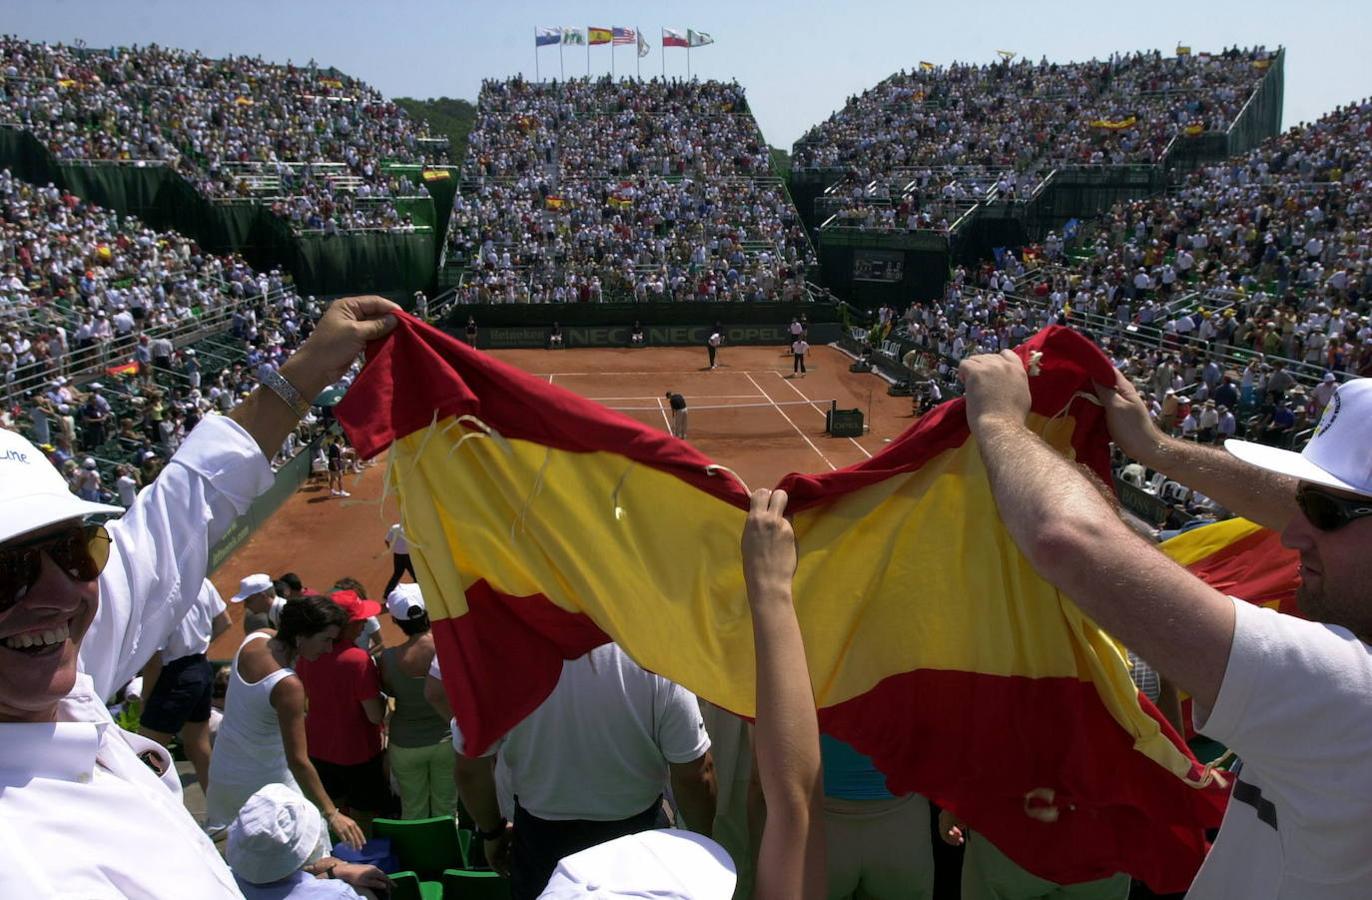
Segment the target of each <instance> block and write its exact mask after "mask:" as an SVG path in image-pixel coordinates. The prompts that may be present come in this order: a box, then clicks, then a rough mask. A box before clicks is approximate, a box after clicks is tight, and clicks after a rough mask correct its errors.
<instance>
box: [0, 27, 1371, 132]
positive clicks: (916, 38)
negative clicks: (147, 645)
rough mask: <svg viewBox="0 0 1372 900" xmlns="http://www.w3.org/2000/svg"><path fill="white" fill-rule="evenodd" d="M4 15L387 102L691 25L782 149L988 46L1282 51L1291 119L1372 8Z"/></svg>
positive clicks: (1345, 96) (1066, 52)
mask: <svg viewBox="0 0 1372 900" xmlns="http://www.w3.org/2000/svg"><path fill="white" fill-rule="evenodd" d="M1115 7H1118V8H1119V10H1118V11H1116V9H1115ZM0 21H2V22H3V25H0V29H3V30H4V31H5V32H7V33H10V34H17V35H19V36H21V37H24V38H27V39H30V40H47V41H58V40H61V41H71V40H73V39H77V38H80V39H82V40H84V41H86V43H87V44H89V45H91V46H111V45H114V44H134V43H137V44H146V43H152V42H156V43H160V44H165V45H170V46H177V47H187V48H195V49H198V50H201V51H203V52H205V53H208V54H210V55H215V56H220V55H224V54H229V53H247V54H261V55H262V56H264V57H266V58H268V59H271V60H275V61H281V62H284V61H285V60H287V59H293V60H295V61H297V62H303V61H305V60H307V59H309V58H311V57H313V58H315V59H316V60H318V61H319V62H321V63H326V64H332V65H336V66H338V67H339V68H341V69H343V70H345V71H347V72H349V73H350V74H353V75H357V76H359V77H362V78H364V79H366V80H367V81H368V82H370V83H371V84H373V85H375V86H376V87H377V88H379V89H380V90H381V91H382V92H384V93H385V94H387V95H388V96H397V95H411V96H419V97H429V96H440V95H445V94H446V95H448V96H456V97H464V98H467V99H470V100H475V99H476V94H477V90H478V89H479V88H480V85H481V79H482V78H483V77H505V76H508V75H513V74H515V73H518V72H523V73H524V74H525V75H527V76H528V77H533V74H534V46H533V29H534V26H535V25H582V26H585V25H604V26H614V25H631V26H632V25H637V26H639V27H641V28H642V29H643V30H644V32H645V33H646V34H647V35H648V40H649V42H650V43H651V44H652V45H653V50H652V53H651V54H650V55H649V56H648V57H646V58H645V59H644V60H643V73H644V75H645V76H646V75H648V74H650V73H660V72H661V70H662V57H661V55H660V50H659V43H660V42H659V39H658V29H659V28H660V27H661V26H664V25H665V26H667V27H682V28H686V27H691V28H695V29H698V30H700V31H705V32H709V33H710V34H712V35H713V36H714V37H715V39H716V43H715V44H714V45H713V46H710V47H704V48H701V49H698V50H693V51H691V65H692V71H693V72H694V73H695V74H696V75H698V76H700V77H702V78H706V77H710V78H721V79H728V78H737V79H738V80H739V82H741V83H742V84H743V85H744V87H746V88H747V91H748V98H749V102H750V103H751V104H752V107H753V111H754V112H755V114H756V115H757V118H758V121H759V124H760V125H761V127H762V130H763V133H764V134H765V135H766V137H767V139H768V141H770V142H771V143H772V144H775V145H777V146H783V147H787V148H789V147H790V145H791V143H792V142H793V141H794V140H795V139H796V138H797V137H799V136H800V135H801V134H802V133H803V132H804V131H805V129H806V128H807V127H809V126H810V125H812V124H814V123H815V122H818V121H820V120H822V119H824V118H825V117H827V116H828V115H829V114H830V113H831V112H832V111H833V110H834V109H836V108H837V107H839V106H841V105H842V104H843V102H844V100H845V98H846V97H847V96H848V95H850V94H853V93H856V92H859V91H861V90H863V89H864V88H866V87H870V86H871V85H873V84H875V83H876V82H877V81H879V80H880V79H882V78H884V77H886V76H887V75H889V74H890V73H891V72H893V71H895V70H896V69H899V68H902V67H909V66H912V65H914V64H916V63H917V62H918V61H919V60H921V59H927V60H930V61H933V62H938V63H947V62H951V61H953V60H955V59H956V60H964V61H966V60H976V61H990V60H992V59H994V58H995V51H996V50H997V49H1008V50H1014V51H1017V52H1019V53H1021V54H1024V55H1027V56H1029V57H1030V58H1031V59H1035V60H1037V59H1038V58H1039V57H1040V56H1043V55H1047V56H1048V58H1049V59H1050V60H1055V61H1064V62H1065V61H1071V60H1080V59H1089V58H1091V57H1093V56H1097V57H1104V56H1106V55H1108V54H1109V53H1110V52H1111V51H1112V50H1121V49H1130V50H1132V49H1147V48H1155V47H1157V48H1162V49H1164V50H1167V51H1170V50H1171V49H1172V48H1174V47H1176V45H1177V44H1178V43H1179V42H1180V43H1185V44H1189V45H1191V46H1192V47H1194V48H1195V49H1197V50H1202V49H1214V50H1218V49H1220V48H1222V47H1224V46H1226V45H1229V44H1234V43H1238V44H1240V45H1244V46H1247V45H1250V44H1255V43H1264V44H1266V45H1268V46H1269V47H1271V46H1275V45H1277V44H1284V45H1285V46H1286V48H1287V61H1286V104H1285V124H1286V125H1288V126H1290V125H1293V124H1296V123H1297V122H1300V121H1303V120H1309V119H1313V118H1316V117H1318V116H1319V115H1320V114H1321V113H1323V112H1325V111H1327V110H1328V109H1330V108H1331V107H1333V106H1336V105H1338V104H1341V103H1346V102H1348V101H1350V100H1355V99H1360V98H1363V97H1366V96H1368V95H1369V94H1372V52H1369V49H1370V48H1372V14H1369V12H1368V7H1367V6H1366V3H1365V0H1364V2H1363V3H1357V2H1349V0H1310V2H1303V3H1287V2H1273V0H1247V2H1235V0H1221V2H1210V0H1191V2H1174V0H1154V2H1151V3H1127V4H1115V3H1110V2H1102V0H1096V2H1052V0H1041V2H1039V3H1024V2H1014V3H1011V2H1001V0H991V2H945V3H937V4H931V3H927V2H917V0H907V2H897V0H871V2H863V0H851V2H847V3H836V2H829V3H824V4H805V3H795V2H786V3H782V2H774V0H767V2H748V0H742V2H740V0H734V2H720V0H698V2H695V3H692V4H682V3H653V2H641V3H633V4H631V3H622V2H613V0H604V2H597V3H579V2H567V0H564V2H561V3H550V2H505V3H490V4H473V3H467V2H453V0H372V2H367V3H361V2H356V0H333V2H321V0H216V2H206V0H0ZM540 52H541V56H540V57H539V59H540V61H541V65H542V67H543V74H544V76H545V77H546V76H548V75H550V74H555V73H556V72H557V65H558V56H557V52H556V49H555V48H545V49H544V50H542V51H540ZM615 52H616V54H617V56H616V59H617V66H618V70H619V72H620V73H625V72H630V71H632V69H633V65H634V57H633V55H632V54H631V53H630V51H629V48H628V47H620V48H618V49H617V50H616V51H615ZM666 62H667V72H668V74H680V75H684V74H685V71H686V53H685V51H683V50H675V49H674V50H669V51H668V52H667V57H666ZM565 65H566V70H567V74H569V75H571V74H585V72H586V51H585V50H584V49H579V48H578V49H568V50H567V51H566V53H565ZM609 69H610V50H609V48H606V47H596V48H593V49H592V51H591V71H592V72H601V73H605V72H608V71H609Z"/></svg>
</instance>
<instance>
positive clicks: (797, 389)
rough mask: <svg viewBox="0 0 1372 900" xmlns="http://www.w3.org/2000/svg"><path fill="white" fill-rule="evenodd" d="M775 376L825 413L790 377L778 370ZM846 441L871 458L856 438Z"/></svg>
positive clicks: (816, 409)
mask: <svg viewBox="0 0 1372 900" xmlns="http://www.w3.org/2000/svg"><path fill="white" fill-rule="evenodd" d="M777 377H778V378H780V379H781V380H782V383H784V384H785V385H786V386H787V387H788V388H790V389H791V390H793V391H795V392H796V393H797V394H799V395H800V399H802V400H804V401H805V402H806V403H808V404H810V405H811V406H813V407H814V409H815V412H817V413H819V414H820V415H821V416H822V415H825V412H824V408H823V407H822V406H820V405H819V404H818V403H816V402H815V401H813V400H811V399H810V398H809V397H807V396H805V394H804V393H802V392H801V390H800V388H798V387H796V386H795V385H794V384H792V383H791V379H789V378H787V377H786V376H785V375H782V374H781V373H780V372H778V373H777ZM848 441H849V442H850V443H851V444H852V445H853V446H854V447H856V448H858V449H859V450H861V451H862V452H863V453H864V454H866V456H867V458H868V459H871V458H872V454H870V453H868V452H867V448H866V447H864V446H862V445H861V444H859V443H858V442H857V441H856V440H854V439H853V438H848Z"/></svg>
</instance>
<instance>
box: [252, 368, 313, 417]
mask: <svg viewBox="0 0 1372 900" xmlns="http://www.w3.org/2000/svg"><path fill="white" fill-rule="evenodd" d="M258 378H259V379H260V380H261V382H262V384H263V385H264V386H266V387H269V388H271V389H272V393H274V394H276V396H278V397H280V398H281V399H282V400H283V401H284V402H285V404H286V405H287V406H289V407H290V408H291V412H293V413H295V415H296V418H298V419H303V418H305V416H306V415H307V414H308V413H309V411H310V404H309V403H307V402H306V401H305V398H304V397H302V396H300V392H299V391H298V390H296V389H295V385H293V384H291V383H290V382H289V381H287V380H286V379H285V378H284V377H283V376H282V375H281V373H280V372H278V371H276V370H275V369H267V370H266V371H265V372H263V373H261V374H260V375H259V376H258Z"/></svg>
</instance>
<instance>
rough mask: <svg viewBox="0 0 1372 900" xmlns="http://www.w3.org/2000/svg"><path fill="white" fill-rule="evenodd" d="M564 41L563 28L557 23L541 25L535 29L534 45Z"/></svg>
mask: <svg viewBox="0 0 1372 900" xmlns="http://www.w3.org/2000/svg"><path fill="white" fill-rule="evenodd" d="M560 43H562V29H561V28H559V27H558V26H556V25H540V26H538V27H537V28H535V29H534V46H535V47H547V46H548V45H549V44H560Z"/></svg>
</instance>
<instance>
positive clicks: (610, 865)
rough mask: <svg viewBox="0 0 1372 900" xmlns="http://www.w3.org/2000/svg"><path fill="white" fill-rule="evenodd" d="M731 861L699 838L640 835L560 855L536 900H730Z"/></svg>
mask: <svg viewBox="0 0 1372 900" xmlns="http://www.w3.org/2000/svg"><path fill="white" fill-rule="evenodd" d="M737 880H738V876H737V873H736V872H735V869H734V861H733V860H732V859H730V858H729V854H728V853H727V852H726V851H725V850H724V848H723V847H721V846H720V845H719V844H717V843H715V842H714V841H712V840H711V839H710V838H707V837H705V836H704V835H699V834H694V833H692V832H689V831H680V830H678V829H674V828H671V829H660V830H656V831H641V832H639V833H638V834H630V835H625V836H624V837H621V838H615V839H614V840H612V841H606V842H605V843H603V844H597V845H595V846H594V847H591V848H589V849H586V850H582V851H581V852H580V853H573V854H572V855H570V856H565V857H563V858H562V861H561V862H559V863H558V864H557V868H556V869H555V870H554V871H553V875H552V877H551V878H550V879H548V885H547V887H545V888H544V889H543V893H541V894H539V895H538V896H539V900H592V898H596V900H611V898H630V897H653V898H655V900H717V898H721V897H732V896H733V895H734V885H735V883H736V882H737Z"/></svg>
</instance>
